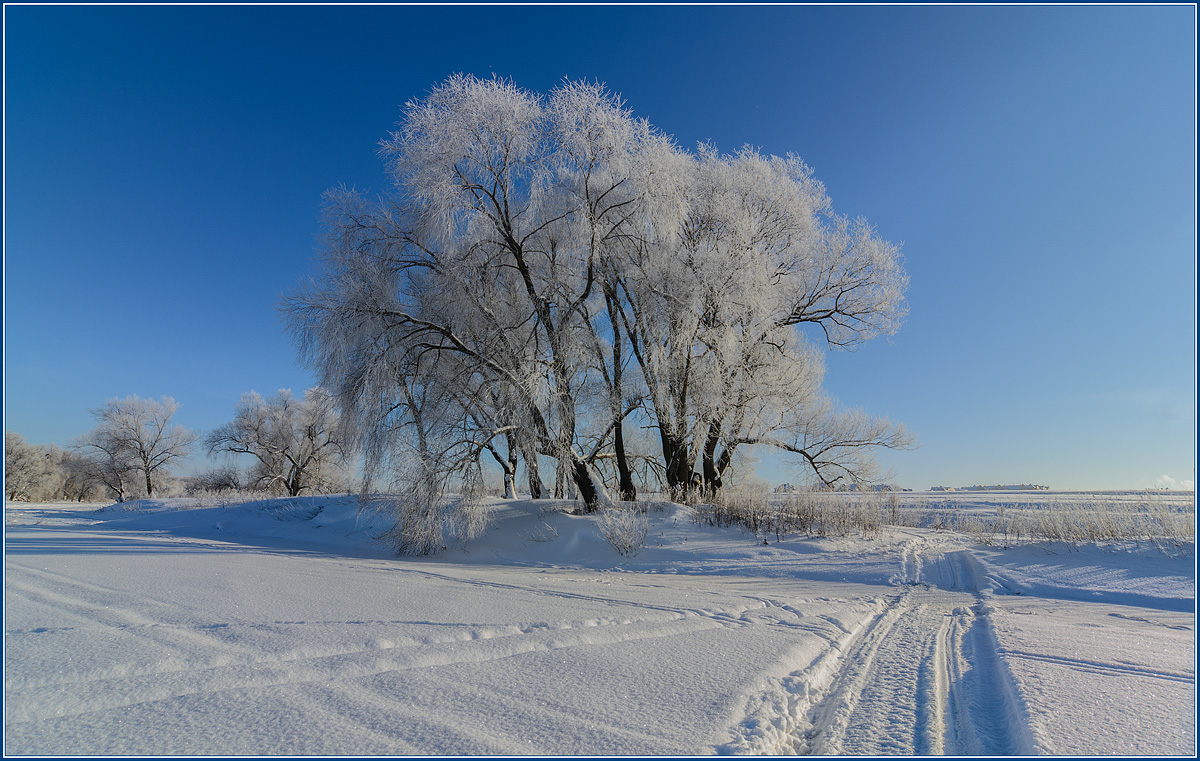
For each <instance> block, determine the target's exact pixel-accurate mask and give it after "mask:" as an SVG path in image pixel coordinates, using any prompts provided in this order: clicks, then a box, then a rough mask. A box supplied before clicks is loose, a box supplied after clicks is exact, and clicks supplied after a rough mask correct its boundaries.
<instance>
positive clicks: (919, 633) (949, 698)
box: [718, 540, 1036, 756]
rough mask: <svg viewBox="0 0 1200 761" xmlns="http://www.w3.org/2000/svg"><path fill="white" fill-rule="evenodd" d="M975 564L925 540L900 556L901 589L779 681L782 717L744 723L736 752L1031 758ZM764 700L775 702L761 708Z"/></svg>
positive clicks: (1024, 720) (1029, 743) (730, 747)
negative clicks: (784, 696)
mask: <svg viewBox="0 0 1200 761" xmlns="http://www.w3.org/2000/svg"><path fill="white" fill-rule="evenodd" d="M978 570H979V569H978V568H977V563H976V561H975V560H974V558H972V557H971V556H970V553H969V551H967V550H958V551H951V552H942V551H941V548H939V547H936V546H929V545H928V544H927V543H926V542H925V540H918V541H914V542H912V543H910V545H909V546H907V547H906V548H905V550H904V552H903V553H902V556H901V569H900V573H899V574H898V575H897V576H896V577H894V579H893V583H896V584H897V587H896V590H897V591H896V594H895V595H889V596H888V597H887V598H885V599H884V600H883V601H881V607H880V609H879V611H878V612H877V613H876V614H875V615H874V616H872V617H871V618H869V619H868V620H867V621H866V622H865V624H864V625H863V626H862V627H860V628H859V629H857V630H856V631H854V632H851V633H850V635H849V636H847V637H846V638H845V639H843V640H842V641H841V643H840V646H835V647H834V648H833V649H832V650H831V651H830V653H829V654H828V655H827V656H826V657H825V658H824V659H822V661H821V662H819V663H817V664H814V665H810V666H809V667H808V668H806V669H804V670H803V671H799V672H796V673H793V674H792V675H791V676H790V677H788V678H785V679H783V680H781V681H780V682H779V684H778V688H780V689H782V690H784V691H786V692H788V693H790V696H789V699H788V700H786V701H776V702H775V703H774V705H775V706H776V707H777V708H776V710H782V711H783V712H784V713H786V714H790V715H785V716H780V717H775V718H773V719H771V720H769V721H764V718H765V717H763V716H761V715H760V716H756V717H752V718H750V719H748V720H747V721H746V722H745V723H744V724H743V726H742V728H741V730H742V734H743V737H742V738H740V740H735V742H734V743H732V744H730V745H728V746H725V747H723V748H718V750H719V751H722V752H735V753H746V752H750V753H773V754H776V753H796V754H814V755H873V756H878V755H960V756H968V755H970V756H986V755H1020V754H1031V753H1034V752H1036V750H1035V746H1034V743H1033V740H1032V736H1031V734H1030V730H1029V728H1028V718H1027V717H1026V716H1025V715H1024V711H1023V710H1022V709H1020V708H1019V707H1018V701H1017V700H1016V698H1015V692H1014V690H1015V688H1014V686H1013V684H1012V681H1011V678H1010V677H1009V675H1008V673H1007V670H1006V669H1005V668H1004V666H1003V665H1002V664H1001V662H1000V660H999V657H998V655H997V642H996V639H995V636H994V635H993V633H992V631H991V627H990V623H989V621H988V618H987V616H986V615H985V614H984V613H983V598H982V597H981V595H980V594H979V592H978V591H977V590H976V588H975V580H976V579H977V578H978ZM764 702H768V703H769V701H764ZM764 724H771V725H773V726H774V727H775V729H776V731H771V732H763V731H762V729H761V728H762V726H763V725H764Z"/></svg>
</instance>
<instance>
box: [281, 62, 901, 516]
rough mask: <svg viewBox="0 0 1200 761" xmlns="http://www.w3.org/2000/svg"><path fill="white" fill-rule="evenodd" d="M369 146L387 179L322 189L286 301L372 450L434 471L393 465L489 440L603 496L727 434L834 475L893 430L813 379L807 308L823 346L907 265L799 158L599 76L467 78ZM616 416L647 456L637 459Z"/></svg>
mask: <svg viewBox="0 0 1200 761" xmlns="http://www.w3.org/2000/svg"><path fill="white" fill-rule="evenodd" d="M380 153H381V155H382V156H383V157H384V159H385V160H386V162H387V166H388V169H389V173H390V177H391V179H392V182H393V186H392V189H391V192H390V193H388V194H387V195H385V196H384V197H382V198H381V199H380V200H378V201H372V200H369V199H368V198H367V197H365V196H364V195H362V194H360V193H358V192H355V191H352V190H348V189H345V188H339V189H335V190H332V191H330V192H329V193H328V194H327V196H326V202H327V217H326V226H327V231H328V237H327V245H326V248H325V251H324V260H323V269H322V271H321V273H320V275H319V277H317V278H315V279H314V280H313V281H312V282H311V283H310V284H309V285H307V286H306V287H302V288H300V289H298V290H297V291H296V292H294V293H293V294H291V295H290V296H289V297H288V299H287V300H286V302H285V304H284V312H285V314H286V316H287V319H288V321H289V326H290V328H291V329H292V331H293V333H294V335H295V336H296V338H297V340H298V343H299V346H300V349H301V352H302V354H303V355H304V357H305V358H306V360H307V361H308V362H309V363H310V364H311V365H312V366H313V367H315V368H316V369H317V370H318V371H319V372H320V374H321V377H322V383H323V384H324V385H325V386H326V387H328V388H330V389H331V392H332V393H333V394H334V396H335V398H336V399H337V400H338V401H339V403H340V405H341V408H342V409H343V411H344V414H345V419H346V422H347V423H348V424H349V425H350V427H351V428H352V429H353V430H354V431H356V432H357V434H358V437H359V440H360V443H361V444H362V446H363V451H364V452H365V453H366V459H367V465H368V470H369V472H374V471H375V469H377V468H379V467H383V466H390V467H391V468H392V469H395V468H397V467H399V468H400V469H401V470H403V468H404V467H407V466H405V465H404V463H401V462H400V461H399V455H398V453H400V452H406V453H409V454H406V455H405V456H412V457H416V458H419V460H420V461H421V462H423V463H427V465H426V466H423V467H426V468H428V469H429V470H430V471H431V472H433V473H434V474H436V477H434V478H432V480H430V479H427V478H423V477H422V478H416V479H412V478H410V479H407V480H408V482H410V483H414V484H421V483H426V484H429V483H441V482H443V481H444V479H445V478H446V477H448V476H449V474H455V477H456V478H459V477H462V476H464V475H469V476H470V477H472V478H477V477H478V472H479V468H480V467H481V466H480V460H481V458H482V457H483V456H484V455H485V454H486V455H487V456H488V457H489V458H490V459H492V460H494V461H495V462H496V463H497V464H499V465H500V467H501V469H502V470H503V472H504V474H505V479H506V491H507V492H508V493H509V494H512V493H513V486H514V484H515V480H516V472H517V468H518V467H519V466H523V468H524V472H525V475H526V477H527V479H528V488H529V492H530V493H531V495H532V496H534V497H541V496H545V495H546V492H547V489H546V487H545V486H544V484H543V481H542V477H541V468H542V466H543V464H544V463H546V462H552V463H554V467H555V470H556V473H557V474H558V476H559V479H558V484H559V487H560V488H561V484H562V479H563V478H566V479H568V480H569V481H570V482H571V485H573V486H574V488H575V489H577V490H578V493H579V495H580V497H581V498H582V499H583V502H584V504H585V505H586V506H587V509H597V508H599V507H603V506H605V505H608V504H610V499H609V497H608V494H609V492H610V490H617V491H619V493H620V497H621V499H631V498H632V497H633V493H634V491H635V490H636V484H635V480H641V481H642V483H643V484H645V478H646V474H651V475H650V477H652V478H655V479H656V480H658V481H659V482H661V483H662V484H663V485H664V486H666V487H668V488H669V489H670V490H671V491H673V492H675V493H679V492H680V491H681V490H685V489H687V488H689V487H690V486H693V485H694V484H695V483H696V482H697V480H698V481H699V482H700V483H701V485H702V486H703V488H704V489H706V490H716V489H719V488H720V487H721V485H722V478H721V477H722V474H727V472H728V467H729V465H730V462H731V461H732V458H733V454H734V451H735V449H736V448H737V447H738V446H741V445H745V444H767V445H772V446H776V447H781V448H783V449H784V450H786V451H789V452H792V453H793V454H795V455H797V456H798V457H799V458H800V459H801V460H802V461H804V462H806V463H808V464H809V465H810V466H811V468H812V472H813V474H814V477H815V478H816V479H817V480H819V481H821V482H824V483H827V484H831V483H838V482H841V481H842V480H843V479H846V480H851V481H858V480H865V479H868V478H870V476H871V458H870V456H869V452H870V449H871V448H873V447H878V446H888V447H897V446H907V445H908V443H909V439H908V437H907V434H906V433H905V432H904V430H903V428H902V427H900V426H898V425H893V424H891V423H890V422H888V421H876V420H873V419H871V418H868V417H866V416H865V415H862V414H859V413H845V412H843V411H841V410H839V409H838V407H837V405H836V404H834V403H833V402H832V401H831V400H830V399H828V397H826V396H825V395H824V393H823V392H822V390H821V378H822V370H823V366H822V362H821V359H820V354H819V352H818V350H817V349H816V347H814V346H813V345H811V344H810V343H808V341H807V340H806V339H805V338H804V336H803V334H802V333H801V329H800V327H799V326H802V325H805V324H809V325H812V326H814V327H816V328H819V330H818V331H817V332H816V333H815V334H814V335H819V336H821V337H822V338H823V339H824V340H823V343H825V344H826V345H827V346H831V347H853V346H855V345H857V344H859V343H861V342H862V341H865V340H867V339H869V338H871V337H873V336H876V335H880V334H889V333H892V332H894V331H895V330H896V329H897V328H898V327H899V325H900V323H901V321H902V319H903V317H904V311H905V308H904V303H903V296H904V291H905V288H906V286H907V278H906V276H905V274H904V271H903V267H902V264H901V257H900V253H899V250H898V248H897V247H896V246H894V245H892V244H890V243H887V242H886V241H883V240H881V239H880V238H879V237H878V236H877V235H876V234H875V232H874V231H873V230H872V229H871V227H870V226H869V225H868V224H866V223H865V222H863V221H851V220H846V219H844V218H842V217H839V216H838V215H836V214H834V213H833V212H832V210H831V207H830V202H829V199H828V198H827V197H826V195H825V192H824V188H823V187H822V186H821V184H820V183H819V182H817V181H816V180H815V179H814V178H813V177H812V173H811V171H810V170H809V169H808V167H807V166H805V165H804V163H803V162H801V161H800V160H799V159H798V158H796V157H794V156H788V157H784V158H780V157H775V156H764V155H761V154H759V153H758V152H757V151H755V150H752V149H749V148H747V149H743V150H742V151H740V152H738V153H736V154H733V155H724V154H720V153H719V152H718V151H717V150H716V149H714V148H712V147H710V146H701V147H700V148H699V149H698V150H697V151H696V152H694V153H691V152H687V151H683V150H681V149H679V148H678V147H677V146H676V145H674V143H673V141H672V140H671V139H670V138H669V137H667V136H665V135H662V134H661V133H659V132H658V131H657V130H655V129H654V128H653V127H652V126H651V125H649V124H648V123H647V122H646V121H644V120H640V119H636V118H634V117H633V115H632V114H631V113H630V112H629V111H628V110H627V109H626V108H625V106H624V104H623V103H622V102H621V101H620V100H619V99H618V98H617V97H616V96H615V95H613V94H612V93H610V92H608V91H607V90H606V89H605V88H604V87H603V86H602V85H599V84H594V83H587V82H564V83H563V84H562V85H560V86H559V87H557V88H555V89H554V90H553V91H552V92H551V93H549V94H548V95H542V94H538V93H532V92H529V91H526V90H523V89H521V88H520V87H518V86H516V85H515V84H514V83H512V82H509V81H506V80H501V79H492V80H480V79H477V78H474V77H471V76H461V75H460V76H454V77H451V78H450V79H448V80H446V81H445V82H443V83H442V84H440V85H438V86H437V87H435V88H433V90H432V91H431V92H430V94H429V95H428V96H427V97H425V98H423V99H421V100H415V101H410V102H409V103H408V104H406V106H405V107H404V110H403V114H402V118H401V120H400V122H399V124H398V127H397V129H396V131H395V132H393V133H392V134H391V135H390V137H389V138H388V139H387V140H385V141H384V142H383V144H382V147H381V149H380ZM626 427H629V428H630V430H631V431H637V430H654V431H657V432H658V436H657V438H658V440H659V445H660V449H661V451H660V452H659V456H658V457H656V458H643V459H642V460H641V461H640V462H639V463H635V462H634V460H635V455H634V454H632V453H631V452H630V451H628V450H627V448H626V446H625V441H624V439H625V429H626ZM638 466H640V467H638ZM635 472H640V473H641V474H643V475H642V476H641V477H640V478H639V479H635Z"/></svg>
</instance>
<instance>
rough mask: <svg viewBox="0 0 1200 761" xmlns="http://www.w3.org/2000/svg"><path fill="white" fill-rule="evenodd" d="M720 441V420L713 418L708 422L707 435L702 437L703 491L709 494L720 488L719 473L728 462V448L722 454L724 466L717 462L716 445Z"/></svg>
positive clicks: (713, 493)
mask: <svg viewBox="0 0 1200 761" xmlns="http://www.w3.org/2000/svg"><path fill="white" fill-rule="evenodd" d="M720 442H721V421H720V420H714V421H712V422H711V423H709V424H708V435H707V436H706V437H705V439H704V453H703V457H702V460H703V469H704V473H703V476H704V491H705V493H706V494H708V495H709V496H713V495H715V494H716V493H717V492H718V491H720V489H721V473H722V472H723V471H724V470H725V466H727V465H728V464H729V462H728V450H726V452H725V454H724V456H723V457H724V459H725V460H726V462H725V466H722V465H720V464H719V463H718V462H717V459H716V455H717V445H718V444H720Z"/></svg>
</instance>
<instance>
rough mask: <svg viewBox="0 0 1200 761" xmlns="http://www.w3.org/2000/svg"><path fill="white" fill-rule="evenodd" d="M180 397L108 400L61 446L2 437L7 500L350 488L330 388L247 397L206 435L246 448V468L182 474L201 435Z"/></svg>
mask: <svg viewBox="0 0 1200 761" xmlns="http://www.w3.org/2000/svg"><path fill="white" fill-rule="evenodd" d="M178 409H179V404H178V403H177V402H176V401H175V400H174V399H172V398H170V397H163V398H162V399H159V400H154V399H141V398H139V397H136V396H130V397H127V398H124V399H110V400H108V401H107V402H106V403H105V404H104V405H103V406H101V407H98V408H96V409H94V410H92V411H91V414H92V416H93V417H94V418H95V419H96V426H95V427H94V428H93V429H92V430H91V431H89V432H88V433H87V434H85V435H83V436H81V437H79V438H78V439H76V440H75V441H73V442H72V443H71V446H70V449H68V450H63V449H60V448H58V447H56V446H54V445H51V446H49V447H45V446H38V445H33V444H27V443H26V442H25V440H24V439H22V438H21V436H20V435H18V434H16V433H13V432H11V431H10V432H7V433H6V434H5V437H4V471H5V477H4V487H5V497H6V498H7V499H9V500H22V501H31V500H38V501H52V500H79V501H83V500H91V499H97V498H102V497H106V496H111V497H112V498H115V499H116V500H117V501H118V502H123V501H125V500H126V499H131V498H142V497H153V496H154V495H155V494H163V493H164V492H166V493H168V496H173V495H175V494H177V493H178V492H179V491H181V490H182V491H185V492H188V493H191V492H206V493H211V492H227V491H244V490H249V491H261V492H266V493H269V494H280V495H287V496H293V497H294V496H296V495H299V494H301V493H303V492H309V493H322V492H331V491H347V490H348V488H349V487H348V481H349V476H348V473H347V468H348V465H349V457H350V455H351V454H352V450H351V449H350V448H349V447H347V446H346V444H345V441H346V439H345V437H344V436H343V435H342V434H341V433H340V427H339V420H340V417H339V415H338V412H337V410H336V408H335V405H334V402H333V398H332V397H331V396H330V394H329V393H328V392H327V391H325V390H324V389H322V388H312V389H309V390H308V391H306V392H305V394H304V398H303V399H297V398H296V397H295V396H294V395H293V394H292V392H291V391H289V390H287V389H284V390H281V391H280V392H279V393H278V394H277V395H275V396H273V397H270V398H269V399H264V398H263V397H262V396H261V395H260V394H257V393H255V392H250V393H248V394H246V395H245V396H243V397H242V400H241V402H240V403H239V405H238V407H237V410H236V412H235V415H234V419H233V420H232V421H231V422H229V423H227V424H225V425H223V426H221V427H219V428H217V429H216V430H214V431H212V432H210V433H209V434H208V435H207V436H205V437H204V439H203V444H204V447H205V449H206V450H207V452H208V454H209V455H210V456H220V455H229V456H236V455H247V456H249V457H250V458H251V459H252V461H253V464H252V465H251V466H250V468H249V470H248V471H247V472H246V473H243V472H241V471H240V470H239V469H238V468H237V467H236V466H235V465H234V464H233V463H232V462H229V461H227V462H226V463H225V464H223V465H221V466H218V467H216V468H214V469H211V470H209V471H206V472H203V473H200V474H197V475H194V476H189V477H185V478H183V479H178V478H176V477H174V476H173V475H172V471H173V470H174V469H175V468H176V467H177V466H178V465H179V464H180V463H181V462H182V461H183V460H184V459H186V458H187V457H188V456H189V455H190V454H191V453H192V449H193V447H194V446H195V445H196V443H197V442H199V441H200V440H201V437H200V436H199V435H198V434H197V433H195V432H193V431H190V430H188V429H187V428H184V427H183V426H181V425H178V424H175V423H173V422H172V420H173V418H174V416H175V413H176V412H177V411H178Z"/></svg>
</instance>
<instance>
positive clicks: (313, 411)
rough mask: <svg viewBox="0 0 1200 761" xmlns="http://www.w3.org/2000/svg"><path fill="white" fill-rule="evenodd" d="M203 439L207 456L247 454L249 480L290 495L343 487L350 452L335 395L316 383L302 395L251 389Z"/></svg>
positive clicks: (263, 487) (273, 490) (253, 484)
mask: <svg viewBox="0 0 1200 761" xmlns="http://www.w3.org/2000/svg"><path fill="white" fill-rule="evenodd" d="M204 443H205V446H206V447H207V449H208V453H209V454H210V455H218V454H233V455H236V454H244V455H250V456H251V457H253V458H254V464H253V466H251V469H250V473H249V478H250V485H251V486H253V487H256V488H260V489H265V490H267V491H271V492H275V493H278V494H286V495H288V496H290V497H295V496H297V495H299V494H300V493H301V492H303V491H305V490H308V491H312V492H321V491H323V490H329V489H332V488H338V487H340V486H342V485H343V484H344V483H345V472H344V468H345V465H346V458H347V456H348V455H349V453H350V452H351V448H350V447H349V446H348V445H347V443H346V440H345V438H344V436H343V435H342V431H341V428H340V418H339V415H338V411H337V409H336V406H335V403H334V399H333V397H332V395H331V394H330V393H329V392H328V391H326V390H325V389H323V388H320V387H314V388H310V389H308V390H307V391H305V392H304V398H303V399H298V398H296V396H295V395H293V394H292V392H291V390H290V389H280V391H279V393H278V394H276V395H275V396H273V397H270V398H269V399H264V398H263V397H262V395H261V394H259V393H257V392H254V391H251V392H250V393H248V394H245V395H244V396H242V399H241V401H240V402H239V403H238V407H237V410H236V412H235V413H234V417H233V421H232V422H229V423H226V424H225V425H223V426H221V427H220V428H217V429H216V430H214V431H212V432H211V433H209V434H208V436H207V437H206V438H205V442H204Z"/></svg>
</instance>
